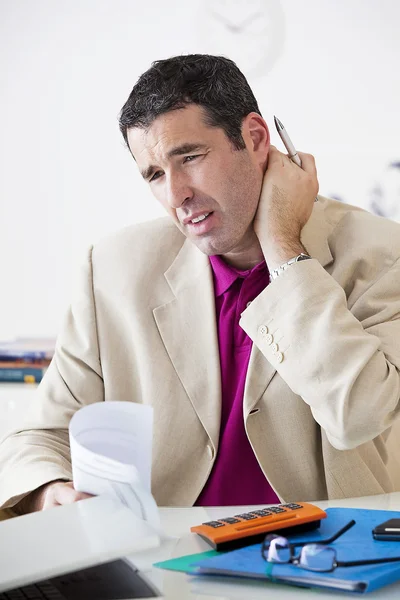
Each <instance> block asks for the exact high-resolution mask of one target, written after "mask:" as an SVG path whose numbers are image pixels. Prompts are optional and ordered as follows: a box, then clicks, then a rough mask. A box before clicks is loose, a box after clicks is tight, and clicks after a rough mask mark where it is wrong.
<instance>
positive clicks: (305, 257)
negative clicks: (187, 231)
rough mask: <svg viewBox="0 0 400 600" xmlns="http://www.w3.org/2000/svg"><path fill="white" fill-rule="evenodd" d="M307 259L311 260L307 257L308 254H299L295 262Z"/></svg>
mask: <svg viewBox="0 0 400 600" xmlns="http://www.w3.org/2000/svg"><path fill="white" fill-rule="evenodd" d="M309 258H311V256H308V254H300V255H299V256H298V257H297V262H299V261H300V260H308V259H309Z"/></svg>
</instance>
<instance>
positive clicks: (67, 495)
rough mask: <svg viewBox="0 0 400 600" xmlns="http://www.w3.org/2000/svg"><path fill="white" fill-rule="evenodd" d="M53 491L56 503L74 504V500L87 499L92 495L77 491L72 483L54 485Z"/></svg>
mask: <svg viewBox="0 0 400 600" xmlns="http://www.w3.org/2000/svg"><path fill="white" fill-rule="evenodd" d="M52 491H53V493H54V500H55V502H56V504H73V503H74V502H78V500H85V499H86V498H91V497H92V496H91V494H86V493H85V492H77V491H76V490H75V489H74V487H73V484H72V483H59V484H57V485H55V486H54V489H53V490H52Z"/></svg>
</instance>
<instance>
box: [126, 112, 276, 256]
mask: <svg viewBox="0 0 400 600" xmlns="http://www.w3.org/2000/svg"><path fill="white" fill-rule="evenodd" d="M243 135H244V139H245V143H246V148H245V149H244V150H236V149H234V148H233V146H232V143H231V142H230V140H229V139H228V138H227V136H226V134H225V132H224V131H223V130H222V129H220V128H216V127H210V126H208V125H206V124H205V123H204V112H203V109H202V108H201V107H199V106H196V105H189V106H188V107H186V108H184V109H178V110H173V111H171V112H168V113H166V114H164V115H161V116H159V117H157V119H156V120H155V121H154V122H153V123H152V125H151V126H150V128H149V129H148V130H147V131H145V130H143V129H140V128H136V127H135V128H132V129H130V130H128V142H129V147H130V150H131V152H132V155H133V156H134V158H135V160H136V162H137V164H138V167H139V170H140V171H141V173H142V175H143V176H144V178H145V180H146V181H147V182H148V183H149V185H150V188H151V191H152V193H153V194H154V196H155V197H156V198H157V200H158V201H159V202H161V204H162V205H163V206H164V208H165V209H166V211H167V212H168V214H169V215H170V216H171V217H172V219H173V220H174V222H175V223H176V225H177V226H178V227H179V229H180V230H181V231H182V233H183V234H184V235H185V236H186V237H187V238H189V239H190V240H191V241H192V242H193V243H194V244H196V246H197V247H198V248H199V249H200V250H201V251H202V252H204V253H205V254H208V255H213V254H221V255H228V256H227V258H228V257H229V255H230V253H232V256H236V255H240V254H241V253H243V252H248V251H249V250H250V249H251V248H252V247H253V246H254V245H256V246H258V240H257V238H256V236H255V233H254V230H253V225H252V222H253V219H254V216H255V213H256V210H257V205H258V200H259V197H260V193H261V185H262V179H263V165H262V164H261V163H262V160H260V152H258V153H257V152H254V151H253V143H252V139H251V136H250V134H247V133H246V132H243ZM264 154H265V150H264ZM264 158H265V160H266V155H265V157H264Z"/></svg>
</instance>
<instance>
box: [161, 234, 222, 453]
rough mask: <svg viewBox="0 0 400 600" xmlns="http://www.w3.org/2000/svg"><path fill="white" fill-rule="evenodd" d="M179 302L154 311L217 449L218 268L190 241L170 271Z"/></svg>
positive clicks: (218, 423)
mask: <svg viewBox="0 0 400 600" xmlns="http://www.w3.org/2000/svg"><path fill="white" fill-rule="evenodd" d="M164 275H165V278H166V280H167V282H168V284H169V286H170V288H171V290H172V292H173V294H174V296H175V298H174V299H173V300H172V301H170V302H168V303H166V304H163V305H161V306H158V307H157V308H155V309H154V310H153V314H154V318H155V321H156V324H157V327H158V330H159V332H160V335H161V338H162V340H163V342H164V345H165V348H166V349H167V352H168V355H169V357H170V359H171V361H172V363H173V365H174V368H175V370H176V372H177V374H178V377H179V379H180V381H181V383H182V385H183V387H184V389H185V391H186V393H187V395H188V396H189V399H190V401H191V403H192V405H193V408H194V410H195V411H196V413H197V415H198V417H199V419H200V421H201V423H202V425H203V427H204V429H205V430H206V432H207V434H208V436H209V437H210V439H211V441H212V442H213V445H214V447H215V450H216V449H217V447H218V438H219V428H220V417H221V381H220V362H219V349H218V335H217V326H216V317H215V299H214V286H213V279H212V269H211V265H210V262H209V259H208V257H207V256H205V255H204V254H202V252H200V250H198V248H196V246H194V245H193V244H192V243H191V242H190V241H189V240H186V241H185V242H184V244H183V246H182V248H181V250H180V252H179V254H178V255H177V257H176V259H175V260H174V262H173V263H172V265H171V266H170V268H169V269H168V270H167V271H166V272H165V274H164Z"/></svg>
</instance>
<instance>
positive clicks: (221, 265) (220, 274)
mask: <svg viewBox="0 0 400 600" xmlns="http://www.w3.org/2000/svg"><path fill="white" fill-rule="evenodd" d="M209 258H210V263H211V267H212V270H213V273H214V289H215V295H216V296H217V297H218V296H222V294H224V293H225V292H226V291H227V290H228V289H229V288H230V287H231V285H232V284H233V283H234V282H235V281H236V280H237V279H239V278H242V279H246V277H248V276H249V275H250V274H251V273H253V272H254V271H263V270H264V269H267V265H266V263H265V260H263V261H261V262H260V263H258V265H256V266H255V267H253V268H252V269H247V270H246V271H240V270H239V269H235V267H232V266H231V265H228V264H227V263H226V262H225V261H224V259H223V258H221V256H210V257H209Z"/></svg>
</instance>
